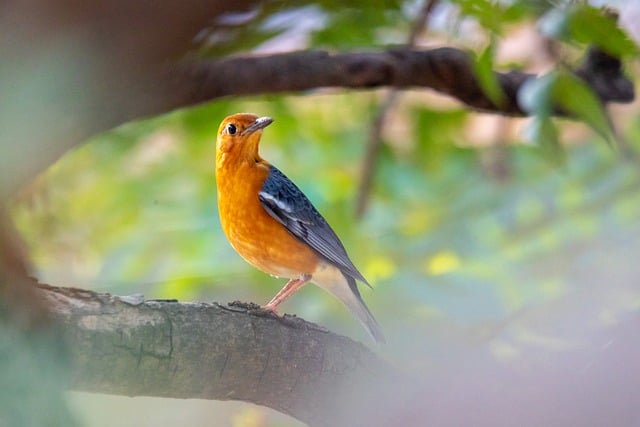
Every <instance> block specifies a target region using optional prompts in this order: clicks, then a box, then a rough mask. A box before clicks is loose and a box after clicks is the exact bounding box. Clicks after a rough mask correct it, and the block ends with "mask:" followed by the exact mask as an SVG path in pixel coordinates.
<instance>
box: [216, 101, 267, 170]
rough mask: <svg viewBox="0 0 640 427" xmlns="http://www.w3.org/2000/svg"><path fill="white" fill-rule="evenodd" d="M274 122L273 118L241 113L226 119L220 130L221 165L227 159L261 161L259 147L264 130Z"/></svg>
mask: <svg viewBox="0 0 640 427" xmlns="http://www.w3.org/2000/svg"><path fill="white" fill-rule="evenodd" d="M272 122H273V119H272V118H271V117H258V116H256V115H255V114H248V113H240V114H234V115H232V116H229V117H227V118H225V119H224V120H223V121H222V123H220V127H219V128H218V138H217V141H216V160H217V161H218V164H220V163H221V162H222V161H223V160H224V159H225V158H229V157H231V158H234V159H238V160H241V159H249V160H252V161H259V160H260V156H259V155H258V145H259V143H260V137H261V136H262V129H264V128H265V127H267V126H269V125H270V124H271V123H272Z"/></svg>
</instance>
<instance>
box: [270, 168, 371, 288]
mask: <svg viewBox="0 0 640 427" xmlns="http://www.w3.org/2000/svg"><path fill="white" fill-rule="evenodd" d="M270 168H271V169H270V172H269V176H268V177H267V179H266V180H265V182H264V184H263V185H262V189H261V191H260V193H259V195H258V197H259V199H260V203H262V207H263V208H264V209H265V210H266V211H267V212H268V213H269V215H271V217H273V218H274V219H275V220H276V221H278V222H280V223H281V224H282V225H284V226H285V227H286V229H287V230H289V232H290V233H291V234H293V235H294V236H295V237H297V238H298V239H300V240H301V241H302V242H304V243H306V244H308V245H309V246H311V247H312V248H313V249H314V250H315V251H316V252H318V253H319V254H320V255H322V256H323V257H324V258H325V259H326V260H327V261H329V263H331V264H333V265H334V266H336V267H338V268H339V269H340V270H341V271H342V272H343V273H344V274H347V275H349V276H350V277H353V278H354V279H357V280H360V281H362V282H363V283H365V284H367V285H369V283H368V282H367V280H366V279H365V278H364V277H363V276H362V274H360V272H359V271H358V269H357V268H356V267H355V266H354V265H353V262H351V260H350V259H349V256H348V255H347V251H346V250H345V248H344V246H343V245H342V242H340V239H339V238H338V236H337V235H336V233H335V232H334V231H333V230H332V229H331V227H330V226H329V224H328V223H327V221H326V220H325V219H324V218H323V217H322V215H320V213H319V212H318V211H317V210H316V208H315V207H314V206H313V204H311V202H310V201H309V199H308V198H307V196H305V195H304V193H303V192H302V191H301V190H300V189H299V188H298V187H297V186H296V185H295V184H294V183H293V182H292V181H291V180H290V179H289V178H287V177H286V176H285V174H283V173H282V172H280V170H279V169H278V168H276V167H275V166H273V165H271V166H270Z"/></svg>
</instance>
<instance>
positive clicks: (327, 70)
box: [169, 47, 634, 116]
mask: <svg viewBox="0 0 640 427" xmlns="http://www.w3.org/2000/svg"><path fill="white" fill-rule="evenodd" d="M170 75H172V79H173V82H174V84H173V85H171V86H170V89H169V91H170V92H169V93H170V94H173V96H176V98H174V99H173V101H172V107H174V108H175V107H180V106H185V105H191V104H196V103H200V102H205V101H210V100H213V99H217V98H221V97H225V96H232V95H234V96H238V95H258V94H265V93H282V92H299V91H304V90H309V89H317V88H323V87H343V88H361V89H364V88H374V87H383V86H393V87H396V88H416V87H423V88H430V89H433V90H436V91H438V92H441V93H444V94H446V95H450V96H452V97H454V98H456V99H458V100H459V101H461V102H463V103H464V104H466V105H467V106H468V107H470V108H473V109H475V110H478V111H484V112H490V113H498V114H504V115H510V116H525V115H527V113H526V112H525V111H523V109H522V108H521V107H520V105H519V104H518V91H519V90H520V88H521V87H522V85H523V84H524V82H525V81H527V80H528V79H533V78H536V76H535V75H534V74H530V73H524V72H520V71H509V72H506V73H499V72H496V75H497V78H498V82H499V85H500V87H501V89H502V92H503V93H504V95H505V97H504V102H503V103H501V104H500V105H496V104H495V103H493V102H492V101H491V99H489V98H488V97H487V96H486V95H485V93H484V91H483V90H482V88H481V87H480V85H479V84H478V82H477V80H476V77H475V74H474V67H473V57H472V55H471V54H469V53H467V52H465V51H462V50H460V49H454V48H449V47H443V48H437V49H431V50H414V49H390V50H386V51H381V52H343V53H336V54H330V53H328V52H324V51H313V50H312V51H299V52H290V53H283V54H277V55H269V56H261V57H234V58H226V59H220V60H217V61H193V62H185V63H183V64H182V65H181V66H179V67H177V68H174V69H172V71H171V72H170ZM577 75H578V76H579V77H581V78H582V79H583V80H584V81H585V82H586V83H587V84H589V85H590V86H591V88H592V89H593V90H594V92H595V94H596V95H597V96H598V97H599V98H600V99H601V100H602V102H604V103H607V102H630V101H632V100H633V98H634V88H633V84H632V82H631V81H630V80H629V79H628V78H627V77H626V76H624V74H623V73H622V71H621V63H620V61H619V60H618V59H616V58H613V57H612V56H610V55H608V54H606V53H604V52H602V51H600V50H597V49H590V50H589V52H588V54H587V56H586V59H585V61H584V62H583V64H582V65H581V66H580V67H579V68H578V70H577Z"/></svg>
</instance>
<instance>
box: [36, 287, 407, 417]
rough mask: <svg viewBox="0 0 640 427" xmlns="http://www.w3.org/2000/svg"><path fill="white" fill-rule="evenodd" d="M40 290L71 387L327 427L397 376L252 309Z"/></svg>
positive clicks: (303, 327)
mask: <svg viewBox="0 0 640 427" xmlns="http://www.w3.org/2000/svg"><path fill="white" fill-rule="evenodd" d="M40 290H41V292H42V294H43V296H44V297H45V299H46V301H47V302H48V303H49V305H50V309H51V312H52V316H53V317H54V319H55V320H57V321H58V322H59V323H60V324H61V325H62V328H63V330H64V331H65V332H66V333H67V336H68V337H69V339H70V341H69V343H68V348H69V349H71V353H72V354H71V357H72V359H73V378H72V387H73V388H74V389H76V390H81V391H91V392H98V393H109V394H120V395H128V396H138V395H143V396H159V397H172V398H199V399H215V400H241V401H245V402H252V403H255V404H258V405H264V406H267V407H270V408H273V409H275V410H277V411H280V412H283V413H285V414H288V415H290V416H292V417H295V418H297V419H299V420H301V421H303V422H305V423H308V424H309V425H312V426H335V425H356V424H358V423H354V422H349V419H350V418H351V417H357V419H359V420H364V419H366V418H367V415H366V414H364V413H363V412H362V411H366V410H367V407H368V406H370V405H371V404H372V403H373V402H376V399H378V398H380V399H384V400H386V399H387V397H386V396H385V392H384V387H383V388H382V389H381V388H380V387H379V385H380V384H386V385H387V386H388V385H389V384H391V383H392V381H384V379H389V380H391V378H392V377H393V376H394V375H396V374H395V373H394V370H393V369H392V368H391V366H389V365H388V364H387V363H386V362H384V361H383V360H381V359H380V358H378V357H377V356H376V355H375V354H374V353H373V352H371V351H370V350H368V349H367V348H366V347H364V346H363V345H361V344H359V343H356V342H354V341H352V340H350V339H349V338H346V337H343V336H339V335H336V334H334V333H331V332H328V331H327V330H324V329H322V328H320V327H318V326H316V325H314V324H312V323H308V322H306V321H304V320H302V319H299V318H295V317H290V316H285V317H284V318H277V317H275V316H273V315H271V314H264V312H262V311H261V310H259V308H258V311H255V310H254V311H253V312H252V307H247V306H246V305H243V306H236V305H230V306H226V305H220V304H217V303H212V304H208V303H178V302H172V301H144V300H143V298H142V297H141V296H140V297H136V296H133V297H117V296H112V295H109V294H103V293H95V292H91V291H87V290H80V289H73V288H57V287H51V286H47V285H41V286H40ZM256 308H257V306H256ZM261 313H262V314H261ZM374 383H375V384H378V387H373V384H374ZM367 390H369V392H368V391H367ZM369 412H371V409H369ZM374 412H375V411H374Z"/></svg>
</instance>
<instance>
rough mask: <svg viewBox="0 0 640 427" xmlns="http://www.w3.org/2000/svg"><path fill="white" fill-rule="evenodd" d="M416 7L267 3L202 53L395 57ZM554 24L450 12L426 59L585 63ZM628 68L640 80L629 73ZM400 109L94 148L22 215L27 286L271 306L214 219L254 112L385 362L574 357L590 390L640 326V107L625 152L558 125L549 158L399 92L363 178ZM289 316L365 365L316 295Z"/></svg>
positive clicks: (74, 399)
mask: <svg viewBox="0 0 640 427" xmlns="http://www.w3.org/2000/svg"><path fill="white" fill-rule="evenodd" d="M602 3H606V4H608V5H611V6H614V7H618V8H619V10H620V23H621V25H622V26H623V28H625V29H626V31H627V32H628V33H629V34H630V35H631V37H632V38H633V37H638V36H639V35H640V27H638V26H637V17H638V16H639V15H640V8H639V7H638V5H636V4H635V3H634V2H624V1H619V2H613V1H612V2H592V5H594V6H599V5H600V4H602ZM421 7H422V3H421V2H417V1H393V2H375V1H374V2H371V1H369V2H350V3H349V4H347V5H344V4H343V3H342V2H333V1H321V2H313V1H308V2H267V3H264V4H262V5H260V6H257V7H255V8H252V9H249V10H243V11H237V12H233V13H231V12H230V13H228V14H225V15H223V16H222V17H220V18H219V19H218V20H216V22H215V23H213V24H212V26H211V28H209V29H207V30H206V31H204V32H203V34H200V35H199V37H200V38H201V39H202V40H204V43H203V47H202V49H201V52H200V54H201V55H205V56H211V57H220V56H224V55H230V54H249V53H260V54H266V53H273V52H281V51H287V50H294V49H305V48H322V49H328V50H332V51H338V50H347V49H376V48H381V47H385V46H389V45H397V44H402V43H404V42H405V41H406V40H407V37H408V34H409V33H410V31H411V28H412V25H413V24H414V20H415V17H416V15H417V14H418V13H419V11H420V8H421ZM551 9H553V7H552V5H551V4H549V3H547V2H544V1H540V2H518V1H514V2H497V3H492V2H484V1H472V0H458V1H441V2H438V3H437V4H436V5H435V7H434V8H433V10H432V12H431V14H430V16H429V19H428V22H427V24H426V29H425V30H424V31H423V32H421V33H420V36H419V37H418V38H417V41H416V45H417V46H418V47H421V48H422V47H423V48H429V47H436V46H443V45H448V46H455V47H460V48H466V49H469V50H472V51H475V52H478V53H479V54H480V53H481V52H485V51H486V50H487V49H488V47H490V48H491V49H492V52H494V54H495V56H494V57H493V63H492V64H493V65H494V66H496V67H498V68H524V69H526V70H528V71H529V70H530V71H533V72H544V71H547V70H549V69H550V68H551V67H552V65H553V64H554V63H557V62H564V61H566V62H572V61H576V60H577V59H578V58H579V57H580V56H581V55H582V54H583V53H584V45H580V44H579V43H577V42H575V40H574V41H571V42H562V41H558V40H553V39H550V38H549V37H545V31H546V32H547V35H548V34H549V33H551V34H559V33H557V32H556V33H554V31H555V30H553V25H558V24H557V23H556V21H554V19H556V20H557V19H558V18H557V16H555V15H553V14H554V13H555V12H553V10H551ZM498 11H502V12H500V13H501V14H499V15H498V14H497V13H498ZM556 15H557V13H556ZM541 22H542V24H541ZM356 23H357V25H356ZM545 25H546V27H545ZM541 26H542V31H541ZM550 26H551V27H552V29H551V30H549V27H550ZM545 28H546V29H545ZM558 38H560V39H562V37H558ZM627 67H628V69H627V72H628V73H629V74H630V75H632V76H637V75H638V68H637V64H634V63H633V62H630V63H628V64H627ZM387 96H388V90H386V89H380V90H366V91H365V90H363V91H345V90H341V89H322V90H316V91H312V92H308V93H301V94H291V95H278V96H259V97H251V98H237V99H236V98H234V99H225V100H220V101H216V102H213V103H210V104H206V105H202V106H197V107H194V108H189V109H185V110H180V111H175V112H172V113H170V114H167V115H163V116H160V117H153V118H149V119H146V120H141V121H136V122H133V123H127V124H123V125H122V126H120V127H118V128H116V129H113V130H110V131H108V132H105V133H103V134H100V135H97V136H95V137H93V138H91V139H90V140H89V141H87V142H86V143H85V144H83V145H81V146H79V147H78V148H76V149H74V150H72V151H70V152H68V153H67V154H65V155H64V156H63V157H62V158H60V159H59V161H58V162H57V163H55V164H54V165H53V166H51V167H50V168H49V169H48V170H47V171H46V172H44V173H43V174H42V175H41V176H39V177H38V178H37V179H36V180H35V181H34V182H33V183H31V184H30V185H28V186H27V187H25V188H23V189H22V190H21V191H20V192H19V194H17V195H16V197H15V199H14V200H13V203H12V206H11V208H12V216H13V218H14V220H15V222H16V224H17V226H18V228H19V230H20V232H21V233H22V235H23V237H24V239H25V241H26V243H27V246H28V250H29V253H30V254H31V257H32V260H33V262H34V268H35V270H34V275H35V276H37V278H38V279H39V280H40V281H41V282H44V283H50V284H53V285H60V286H77V287H81V288H90V289H94V290H97V291H104V292H110V293H114V294H119V295H126V294H131V293H138V292H140V293H143V294H144V295H145V296H146V297H147V298H176V299H179V300H183V301H191V300H201V301H218V302H223V303H224V302H228V301H233V300H243V301H253V302H257V303H260V304H263V303H265V302H267V301H268V300H269V299H270V298H271V297H272V296H273V295H274V294H275V293H276V292H277V291H278V290H279V289H280V287H281V286H282V285H283V281H282V280H278V279H274V278H271V277H269V276H267V275H265V274H263V273H261V272H259V271H257V270H255V269H253V268H252V267H250V266H249V265H247V264H246V263H245V262H244V261H243V260H242V259H241V258H240V257H239V256H238V255H236V254H235V253H234V251H233V250H232V249H231V247H230V246H229V244H228V243H227V241H226V239H225V238H224V236H223V234H222V231H221V229H220V224H219V220H218V215H217V207H216V188H215V177H214V161H215V132H216V130H217V127H218V124H219V122H220V121H221V120H222V119H223V118H224V117H225V116H226V115H229V114H232V113H236V112H253V113H256V114H259V115H268V116H271V117H273V118H275V122H274V123H273V124H272V125H271V126H270V127H269V128H267V129H266V131H265V133H264V136H263V142H262V148H261V153H262V155H263V157H265V158H266V159H268V160H269V161H271V162H272V163H274V164H275V165H277V166H278V167H279V168H280V169H281V170H283V171H284V172H285V173H286V174H287V175H288V176H289V177H290V178H291V179H292V180H293V181H295V182H296V183H297V184H298V185H299V186H300V187H301V188H302V189H303V191H304V192H305V193H306V194H307V196H308V197H309V198H310V199H311V200H312V201H313V202H314V204H315V205H316V207H317V208H318V209H319V211H320V212H322V213H323V214H324V216H325V217H326V218H327V220H328V222H329V223H330V224H331V225H332V226H333V228H334V229H335V230H336V231H337V233H338V235H340V236H341V238H342V240H343V243H344V244H345V246H346V247H347V248H348V250H349V252H350V254H351V256H352V258H353V260H354V262H355V264H356V265H357V266H359V268H360V269H361V270H362V272H363V274H364V276H365V277H367V278H368V280H369V281H370V282H371V284H372V285H373V287H374V290H373V291H371V290H368V289H366V288H363V290H362V293H363V297H364V299H365V300H366V301H367V304H368V305H369V307H370V308H371V310H372V311H373V313H374V314H375V315H376V317H377V318H378V320H379V322H380V324H381V325H383V329H384V330H385V331H386V335H387V339H388V342H389V343H388V345H386V346H383V347H380V348H376V351H377V352H379V353H380V354H381V355H382V356H383V357H385V358H387V359H388V360H390V361H391V362H392V363H393V364H395V365H397V366H401V367H403V369H407V370H412V371H414V372H417V373H422V374H425V375H429V374H430V373H432V372H442V371H447V370H451V369H455V367H456V366H460V365H468V364H469V363H478V364H480V365H481V366H483V365H486V366H491V367H496V366H498V367H500V369H505V370H508V371H514V372H517V373H523V374H524V373H528V372H532V371H535V370H536V369H539V368H540V367H541V366H548V365H549V364H553V363H554V361H556V360H558V358H562V357H563V355H574V354H576V353H579V354H583V355H584V358H582V359H579V360H577V361H576V363H575V366H573V368H574V369H576V370H584V371H585V372H586V375H588V372H589V366H590V364H592V363H595V361H597V358H598V357H599V356H598V355H599V354H601V353H599V351H604V350H603V349H606V348H607V346H609V345H611V343H612V342H613V340H614V337H612V336H610V335H609V334H607V332H606V331H608V330H609V328H611V327H615V326H616V325H619V324H624V323H625V322H626V321H628V320H629V319H635V318H637V316H638V311H639V310H640V288H639V286H640V285H639V282H638V281H639V278H640V263H638V262H637V258H638V254H639V253H640V221H639V219H640V191H638V189H639V188H640V159H639V158H638V157H637V154H636V153H637V152H638V150H640V142H639V141H640V115H639V114H638V113H639V111H640V108H639V105H638V103H633V104H629V105H624V106H612V107H610V108H609V113H610V116H611V119H612V122H613V124H614V126H615V129H616V132H617V134H618V136H619V140H620V142H619V143H613V144H612V143H608V142H607V141H606V140H605V138H603V137H602V136H600V135H599V134H598V133H597V132H594V131H593V130H592V129H591V128H590V127H589V126H588V125H586V124H583V123H579V122H574V121H568V120H555V121H554V125H555V126H556V131H557V134H558V135H557V141H558V143H557V144H556V143H555V142H553V143H550V144H549V143H545V142H544V141H543V143H542V146H543V148H541V144H540V135H539V134H536V132H535V124H533V126H534V129H533V130H532V120H531V119H515V118H505V117H501V116H496V115H489V114H480V113H477V112H472V111H469V110H468V109H466V108H465V107H464V106H462V105H460V104H458V103H456V102H455V101H452V100H451V99H449V98H446V97H443V96H439V95H436V94H434V93H433V92H429V91H423V90H411V91H404V92H402V93H401V94H400V96H399V98H398V100H397V102H396V103H394V105H393V106H392V107H390V108H388V109H387V110H386V111H385V113H386V116H385V117H386V118H385V121H384V126H383V129H382V132H381V138H382V140H383V143H384V145H383V148H382V150H381V151H380V153H379V155H378V157H377V159H376V161H375V163H374V164H369V165H365V164H364V157H365V152H366V150H367V144H368V141H369V139H370V134H371V132H372V130H371V129H372V123H373V121H374V117H376V116H377V115H378V114H380V105H381V103H382V101H383V100H384V99H385V98H386V97H387ZM364 168H372V169H373V171H374V183H373V188H372V191H371V192H370V193H369V195H368V196H367V197H366V200H367V202H368V203H367V209H366V210H365V212H364V213H363V214H362V215H356V200H357V198H358V194H359V192H360V191H361V182H362V181H361V174H362V171H363V169H364ZM282 310H283V311H285V312H287V313H295V314H297V315H298V316H300V317H303V318H305V319H307V320H310V321H313V322H316V323H319V324H321V325H323V326H326V327H328V328H330V329H331V330H333V331H337V332H339V333H343V334H346V335H348V336H350V337H353V338H354V339H358V340H361V341H363V342H364V343H365V344H366V345H370V344H371V343H370V342H369V341H367V340H368V338H367V336H366V335H365V334H364V333H363V331H362V330H361V328H360V326H359V325H358V324H357V322H356V321H355V320H354V319H353V318H351V317H350V316H349V314H348V313H347V312H346V311H345V310H344V309H343V307H342V306H341V305H340V304H339V303H338V302H336V301H335V300H333V299H332V298H331V297H330V296H329V295H328V294H326V293H324V292H322V291H320V290H319V289H317V288H315V287H313V286H308V287H305V288H304V289H303V290H301V291H300V292H298V293H297V294H296V295H295V296H294V297H292V298H291V299H290V300H289V301H288V302H287V303H285V304H284V305H283V306H282ZM615 339H624V337H620V336H616V337H615ZM596 349H598V350H596ZM583 350H584V351H583ZM68 401H69V404H70V405H71V408H72V411H73V412H74V413H75V414H76V417H77V418H78V419H79V420H80V422H81V423H82V424H83V425H86V426H95V427H98V426H111V425H122V426H124V425H130V426H134V425H135V426H161V425H167V426H168V425H221V426H223V425H230V426H231V425H232V426H295V425H300V424H299V423H297V422H296V421H295V420H292V419H290V418H287V417H285V416H283V415H279V414H277V413H275V412H273V411H270V410H267V409H264V408H259V407H256V406H252V405H247V404H242V403H233V402H205V401H197V400H189V401H180V400H175V401H174V400H169V399H152V398H141V397H138V398H128V397H118V396H103V395H91V394H85V393H77V392H71V393H69V394H68ZM637 421H638V422H640V419H639V420H637Z"/></svg>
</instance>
